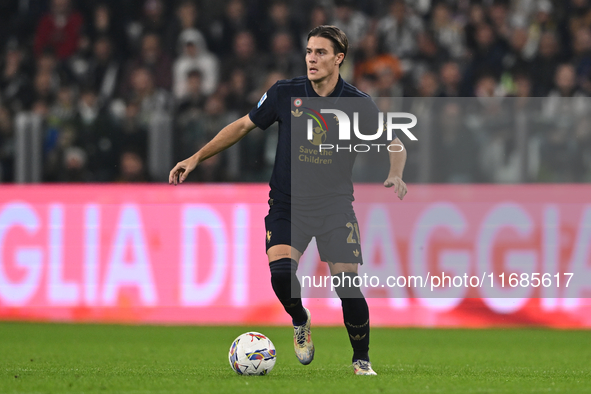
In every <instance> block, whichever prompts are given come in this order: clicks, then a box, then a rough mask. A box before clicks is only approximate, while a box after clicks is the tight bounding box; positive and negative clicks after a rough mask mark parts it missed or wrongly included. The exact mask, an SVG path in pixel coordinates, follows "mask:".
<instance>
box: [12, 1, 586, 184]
mask: <svg viewBox="0 0 591 394" xmlns="http://www.w3.org/2000/svg"><path fill="white" fill-rule="evenodd" d="M322 24H334V25H336V26H338V27H340V28H341V29H343V30H344V31H345V33H346V34H347V36H348V38H349V43H350V49H349V53H348V55H347V58H346V61H345V63H344V65H343V67H342V69H341V74H342V76H343V77H344V78H345V79H346V80H347V81H349V82H351V83H353V84H354V85H355V86H357V87H358V88H359V89H360V90H363V91H365V92H367V93H369V94H370V95H372V96H373V97H423V98H428V97H437V98H454V97H472V98H473V99H472V101H474V100H478V99H480V98H487V97H488V98H498V99H502V98H507V97H513V98H515V99H519V98H525V97H543V98H545V100H546V101H544V102H543V103H541V104H540V105H539V106H538V107H536V109H535V111H534V110H532V111H531V112H532V113H534V112H536V111H537V112H536V113H537V114H538V115H539V113H540V112H541V113H542V115H543V114H544V112H545V114H546V115H548V114H549V113H550V114H551V113H552V111H559V109H557V107H559V106H560V105H562V106H566V107H569V108H568V111H569V114H571V115H572V116H570V117H564V116H562V117H550V120H548V121H546V122H545V123H544V122H542V123H543V124H544V127H541V128H540V127H538V126H539V124H540V123H539V122H538V123H536V121H535V119H534V120H532V119H529V120H526V121H525V123H523V122H522V123H521V124H522V126H523V124H529V125H530V127H525V128H524V127H522V128H521V129H520V130H522V132H519V133H518V132H515V130H516V128H515V127H516V126H515V125H516V124H517V125H518V124H520V123H519V119H520V118H519V117H515V116H514V117H513V118H511V119H513V120H514V121H515V122H514V123H511V124H510V125H505V126H503V127H492V128H490V129H489V128H487V125H490V123H491V122H488V123H487V121H486V116H487V114H488V116H489V120H490V119H493V120H495V119H496V120H498V119H499V116H500V115H499V114H500V113H503V114H505V115H503V116H506V113H505V112H503V111H501V112H497V113H495V114H494V115H491V114H490V113H489V112H487V111H489V110H490V108H489V106H487V109H486V111H485V112H487V114H485V115H483V116H481V117H476V118H478V119H474V117H472V118H470V119H472V123H470V122H469V121H466V120H465V119H464V118H462V119H459V118H458V113H459V112H461V109H462V105H460V104H459V103H461V101H450V102H449V103H448V104H449V105H447V104H446V105H445V106H443V107H442V106H439V107H438V108H439V111H440V112H441V113H442V114H443V115H442V117H441V121H440V122H439V123H435V124H436V126H437V127H432V128H430V129H429V130H427V131H424V130H423V135H422V137H423V140H429V141H430V143H429V144H425V146H424V147H421V146H419V145H417V146H416V147H413V146H410V148H409V150H411V151H412V152H411V153H412V154H413V155H414V157H411V155H409V164H408V172H407V174H406V179H405V180H406V181H407V182H561V181H568V182H584V181H589V180H591V133H589V130H588V129H589V127H588V126H589V124H590V122H589V121H588V120H587V118H586V117H587V116H588V114H590V113H591V111H588V109H591V107H589V106H587V103H586V100H585V99H586V97H588V96H589V95H591V1H590V0H480V1H477V0H406V1H405V0H393V1H382V0H314V1H313V0H302V1H297V2H289V1H286V0H221V1H206V0H198V1H193V0H188V1H187V0H181V1H164V0H117V1H115V0H102V1H99V0H78V1H75V0H4V1H2V2H0V45H2V48H0V50H1V51H2V52H1V54H0V181H1V182H14V181H17V180H18V179H16V177H15V162H16V157H15V156H16V155H17V154H18V150H17V144H16V142H15V141H16V138H15V135H16V131H15V130H17V128H18V126H19V124H21V123H22V124H25V123H26V122H25V120H24V119H27V117H34V118H35V119H39V120H40V123H39V124H40V125H41V126H40V127H41V129H42V130H41V135H40V138H42V148H41V153H40V154H41V155H42V158H40V160H41V162H42V166H41V168H42V175H41V180H42V181H44V182H149V181H162V180H163V179H162V175H161V174H155V173H153V171H151V170H150V169H151V168H153V166H152V167H151V166H150V165H149V163H148V161H149V160H150V154H149V152H150V149H152V150H154V149H155V148H154V146H153V145H154V144H155V143H154V141H151V140H150V139H151V138H152V137H151V135H152V134H153V133H151V132H150V127H155V126H154V124H157V123H154V122H155V118H158V119H170V124H171V127H170V133H171V141H172V143H171V144H170V146H164V145H163V146H162V147H161V149H170V150H171V152H170V153H169V157H170V162H168V163H166V162H165V164H166V165H172V164H173V162H176V161H179V160H182V159H184V158H186V157H187V156H189V155H191V154H192V153H194V152H195V151H196V150H197V149H199V148H200V147H201V146H202V145H203V144H204V143H206V142H207V141H208V140H210V139H211V138H212V137H213V136H214V135H215V134H216V133H217V132H218V131H219V130H220V129H221V128H222V127H223V126H225V125H226V124H228V123H230V122H232V121H233V120H235V119H237V118H238V117H240V116H243V115H244V114H246V113H247V112H248V111H249V110H250V109H251V108H252V107H253V106H254V105H256V103H257V101H258V100H259V98H260V97H261V95H262V94H263V93H264V92H265V91H266V89H268V88H269V87H270V86H271V85H272V84H273V83H274V82H275V81H277V80H278V79H285V78H291V77H294V76H297V75H301V74H304V73H305V71H306V70H305V63H304V52H305V51H304V48H305V44H306V36H307V33H308V31H309V30H310V29H311V28H312V27H314V26H317V25H322ZM563 98H564V99H563ZM553 100H554V101H553ZM561 103H562V104H561ZM565 103H566V104H565ZM576 103H580V105H579V109H578V111H577V109H576V108H575V109H573V108H571V107H573V106H576ZM419 110H420V109H417V111H419ZM548 111H550V112H548ZM493 112H494V111H493ZM510 112H511V111H510ZM511 113H513V112H511ZM483 117H484V120H485V121H483V120H482V119H483ZM538 118H539V116H538ZM470 119H468V120H470ZM559 120H560V124H558V125H555V124H550V123H551V121H556V122H558V121H559ZM478 122H480V123H478ZM470 125H472V126H470ZM475 125H476V126H475ZM479 125H480V126H479ZM517 128H519V127H517ZM523 129H525V130H526V131H523ZM533 129H535V130H536V132H535V133H534V132H532V130H533ZM483 130H484V131H483ZM499 130H501V131H499ZM540 130H541V131H540ZM425 133H429V134H428V135H426V134H425ZM276 138H277V135H276V132H275V130H267V131H265V132H263V131H261V130H258V129H255V130H253V132H251V133H250V134H249V135H248V136H247V137H246V138H245V139H244V140H243V141H242V142H241V143H240V144H238V145H236V146H235V147H233V148H231V149H230V150H228V151H227V152H224V153H223V154H221V155H218V156H216V157H214V158H212V159H210V160H207V161H206V162H204V163H203V165H202V166H200V167H198V169H197V170H196V172H195V174H194V175H193V176H192V177H191V180H194V181H207V182H220V181H232V182H240V181H255V182H258V181H262V182H266V181H268V179H269V174H270V172H271V169H272V163H273V160H274V155H275V146H276ZM401 139H403V141H404V142H406V141H407V140H405V139H404V138H401ZM150 145H152V148H150ZM157 148H158V146H156V149H157ZM27 159H28V158H27ZM511 163H513V164H511ZM421 167H424V168H421ZM165 170H166V172H167V171H168V170H169V168H166V169H165Z"/></svg>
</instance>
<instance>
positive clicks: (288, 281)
mask: <svg viewBox="0 0 591 394" xmlns="http://www.w3.org/2000/svg"><path fill="white" fill-rule="evenodd" d="M290 215H291V212H290V211H289V210H286V209H284V208H283V207H279V208H278V207H277V206H271V209H270V210H269V215H267V217H266V218H265V227H266V230H267V232H266V240H267V257H268V258H269V269H270V271H271V284H272V286H273V291H274V292H275V295H276V296H277V298H278V299H279V301H280V302H281V304H282V305H283V308H284V309H285V311H286V312H287V313H288V314H289V315H290V316H291V319H292V323H293V328H294V350H295V353H296V356H297V358H298V360H299V361H300V363H302V364H304V365H307V364H310V363H311V362H312V360H313V359H314V343H313V342H312V334H311V329H310V323H311V319H310V312H309V311H308V310H307V309H306V308H304V306H303V305H302V296H301V285H300V281H299V279H298V277H297V276H296V270H297V265H298V262H299V259H300V257H301V252H299V250H302V251H303V250H305V249H306V246H307V245H308V243H309V242H310V238H309V237H307V236H306V235H305V234H300V233H299V232H298V233H297V234H294V236H295V239H293V238H292V226H291V218H290ZM295 231H297V229H295ZM294 242H295V244H294V246H296V247H297V248H298V249H296V248H294V247H292V246H291V245H292V244H293V243H294Z"/></svg>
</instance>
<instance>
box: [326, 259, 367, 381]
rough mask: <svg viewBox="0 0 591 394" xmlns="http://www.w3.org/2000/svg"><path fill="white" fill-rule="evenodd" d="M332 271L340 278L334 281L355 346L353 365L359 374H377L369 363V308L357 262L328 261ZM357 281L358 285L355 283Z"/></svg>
mask: <svg viewBox="0 0 591 394" xmlns="http://www.w3.org/2000/svg"><path fill="white" fill-rule="evenodd" d="M328 265H329V268H330V273H331V275H332V276H336V277H338V278H339V279H338V280H337V279H335V280H334V282H333V283H335V284H337V282H338V284H339V286H336V287H335V290H336V292H337V295H338V296H339V298H340V299H341V304H342V307H343V320H344V323H345V327H346V329H347V333H348V334H349V341H350V342H351V347H352V348H353V365H354V366H355V369H356V370H355V373H357V374H364V375H365V374H375V372H373V370H372V369H371V364H369V308H368V306H367V301H366V300H365V297H364V296H363V293H361V290H360V288H359V286H358V285H359V283H360V282H359V279H356V278H357V277H358V266H359V264H356V263H328ZM356 283H357V286H356V285H355V284H356Z"/></svg>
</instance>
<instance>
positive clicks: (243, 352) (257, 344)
mask: <svg viewBox="0 0 591 394" xmlns="http://www.w3.org/2000/svg"><path fill="white" fill-rule="evenodd" d="M228 359H229V360H230V366H231V367H232V369H233V370H234V371H235V372H236V373H237V374H239V375H266V374H268V373H269V372H271V370H272V369H273V367H274V366H275V360H276V358H275V346H274V345H273V342H271V340H270V339H269V338H267V337H266V336H264V335H263V334H261V333H259V332H254V331H251V332H247V333H244V334H242V335H240V336H239V337H238V338H236V339H235V340H234V342H232V346H230V353H229V355H228Z"/></svg>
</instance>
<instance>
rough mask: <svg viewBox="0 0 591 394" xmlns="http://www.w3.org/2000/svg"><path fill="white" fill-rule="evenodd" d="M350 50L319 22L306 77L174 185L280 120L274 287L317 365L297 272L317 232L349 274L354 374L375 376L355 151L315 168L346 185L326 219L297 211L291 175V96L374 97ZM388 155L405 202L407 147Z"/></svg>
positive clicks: (306, 359) (180, 167)
mask: <svg viewBox="0 0 591 394" xmlns="http://www.w3.org/2000/svg"><path fill="white" fill-rule="evenodd" d="M347 49H348V41H347V37H346V36H345V34H344V33H343V32H342V31H341V30H340V29H339V28H337V27H335V26H318V27H316V28H314V29H312V30H311V31H310V33H309V34H308V43H307V48H306V66H307V75H306V76H301V77H297V78H294V79H290V80H281V81H277V82H276V83H275V84H274V85H273V86H272V87H271V88H270V89H269V90H268V91H267V92H266V93H265V94H264V95H263V97H262V98H261V100H260V101H259V103H258V105H257V106H256V108H253V109H252V111H251V112H250V113H249V114H248V115H246V116H244V117H242V118H240V119H238V120H237V121H235V122H233V123H232V124H230V125H228V126H226V127H224V128H223V129H222V130H221V131H220V132H219V133H218V134H217V135H216V136H215V137H214V138H213V139H212V140H211V141H210V142H209V143H208V144H207V145H205V146H204V147H203V148H202V149H200V150H199V151H198V152H197V153H195V154H194V155H193V156H191V157H189V158H188V159H186V160H184V161H182V162H180V163H178V164H177V165H176V166H175V167H174V168H173V169H172V170H171V171H170V176H169V183H171V184H174V185H177V184H179V183H182V182H184V181H185V180H186V179H187V176H188V175H189V173H190V172H191V171H193V170H194V169H195V167H196V166H197V165H199V163H201V162H203V161H204V160H206V159H207V158H209V157H212V156H214V155H215V154H217V153H219V152H221V151H223V150H224V149H226V148H228V147H230V146H232V145H233V144H235V143H236V142H238V141H239V140H240V139H241V138H243V137H244V136H245V135H246V134H247V133H248V132H250V131H251V130H252V129H254V128H255V127H260V128H261V129H263V130H264V129H266V128H268V127H269V126H270V125H271V124H273V123H274V122H276V121H278V122H279V138H278V145H277V153H276V156H275V164H274V168H273V174H272V176H271V181H270V186H271V191H270V193H269V197H270V200H269V206H270V207H269V214H268V215H267V217H266V218H265V227H266V241H267V256H268V259H269V267H270V271H271V284H272V287H273V290H274V292H275V294H276V295H277V298H278V299H279V301H280V302H281V304H283V307H284V309H285V310H286V312H287V313H289V315H290V316H291V318H292V321H293V326H294V349H295V353H296V356H297V358H298V359H299V361H300V362H301V363H302V364H304V365H307V364H309V363H311V362H312V360H313V358H314V344H313V342H312V337H311V330H310V322H311V319H310V312H309V311H308V309H306V308H304V306H303V305H302V300H301V285H300V282H299V280H298V278H297V276H296V269H297V265H298V262H299V259H300V257H301V255H302V253H303V252H304V250H305V249H306V247H307V245H308V243H309V242H310V240H311V237H312V236H315V237H316V241H317V244H318V250H319V253H320V257H321V259H322V260H323V261H326V262H327V263H328V265H329V269H330V273H331V275H333V276H336V275H339V276H341V277H342V278H343V279H344V278H348V279H350V280H349V281H346V280H342V285H341V286H338V287H336V292H337V294H338V296H339V297H340V298H341V302H342V307H343V318H344V323H345V327H346V329H347V332H348V334H349V339H350V342H351V345H352V348H353V367H354V372H355V374H356V375H376V373H375V372H374V370H373V369H372V366H371V363H370V360H369V355H368V352H369V309H368V306H367V302H366V300H365V298H364V297H363V294H362V293H361V290H360V289H359V288H358V287H355V286H352V285H351V283H352V282H353V279H354V278H355V277H356V276H357V273H358V266H359V264H362V259H361V253H360V252H359V250H358V245H352V244H351V242H350V241H351V239H347V237H350V234H351V233H352V228H353V226H354V227H355V229H358V225H357V219H356V218H355V213H354V212H353V207H352V201H353V184H352V181H351V171H352V164H353V162H352V161H351V160H354V155H349V156H348V157H350V158H351V157H352V159H346V158H345V159H344V161H343V160H341V161H338V160H337V159H336V157H335V160H331V161H325V162H324V164H327V163H332V164H327V165H328V166H331V165H332V166H336V167H335V168H334V169H332V170H330V168H331V167H327V166H324V167H323V168H322V170H319V171H316V172H326V171H332V173H331V174H332V175H333V176H331V180H333V178H335V177H336V178H338V180H339V182H340V184H339V185H341V186H342V187H341V190H339V192H338V193H334V192H333V193H332V194H333V195H332V196H331V199H330V205H329V206H326V205H325V206H324V207H323V211H322V212H321V214H322V216H321V218H320V219H321V220H320V221H318V220H315V221H314V220H313V219H318V218H319V216H318V212H315V213H314V215H313V217H312V216H309V217H307V216H306V215H305V212H300V214H298V215H294V214H293V212H292V209H294V210H295V207H296V206H297V207H301V204H299V205H297V204H296V199H297V198H296V197H295V196H292V184H291V182H292V177H291V176H292V172H295V171H299V170H300V168H292V160H291V156H292V149H291V144H292V140H291V138H292V135H291V120H292V118H291V117H292V105H293V104H294V103H292V101H291V98H292V97H299V98H307V97H308V98H312V97H325V98H328V99H332V98H334V99H336V100H338V98H340V97H359V98H360V99H363V98H365V99H366V100H367V101H371V100H369V99H368V98H369V96H368V95H367V94H365V93H362V92H360V91H359V90H357V89H356V88H355V87H354V86H352V85H350V84H349V83H347V82H345V81H344V80H343V79H342V78H341V77H340V74H339V67H340V66H341V65H342V63H343V61H344V60H345V57H346V55H347ZM296 102H297V100H296ZM295 104H296V105H297V104H299V102H297V103H295ZM373 105H374V106H375V104H373ZM376 113H377V108H376ZM376 124H377V122H376ZM300 134H301V133H300ZM303 134H305V133H303ZM394 137H395V136H394ZM390 144H397V145H398V146H402V143H401V142H400V140H399V139H398V138H394V139H393V141H391V142H390ZM389 151H390V150H389ZM389 158H390V171H389V174H388V177H387V179H386V181H385V182H384V186H386V187H392V186H393V187H394V190H395V192H396V193H397V194H398V198H400V199H402V198H403V197H404V195H405V194H406V192H407V188H406V184H405V183H404V181H403V180H402V172H403V169H404V165H405V162H406V151H405V150H404V149H402V150H400V148H398V149H392V150H391V151H390V153H389ZM314 162H318V160H302V161H294V163H297V165H298V166H302V169H301V171H308V173H309V172H310V171H314V170H315V169H316V168H319V167H307V168H304V167H303V166H306V165H308V166H313V165H314ZM333 162H334V163H333ZM339 163H340V164H339ZM316 165H318V164H316ZM339 166H340V167H339ZM339 177H340V178H339ZM341 178H342V179H341ZM333 184H334V183H333ZM318 193H319V194H318V195H317V197H318V198H323V197H326V193H329V194H330V193H331V191H330V190H321V191H318ZM323 193H324V194H323ZM298 202H299V203H301V201H298ZM298 209H299V208H298ZM298 212H299V211H298ZM301 213H303V214H301ZM318 223H320V224H318ZM347 241H349V242H347ZM352 248H357V249H352ZM346 283H349V285H348V286H347V285H346Z"/></svg>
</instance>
